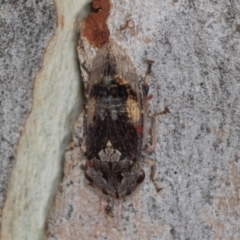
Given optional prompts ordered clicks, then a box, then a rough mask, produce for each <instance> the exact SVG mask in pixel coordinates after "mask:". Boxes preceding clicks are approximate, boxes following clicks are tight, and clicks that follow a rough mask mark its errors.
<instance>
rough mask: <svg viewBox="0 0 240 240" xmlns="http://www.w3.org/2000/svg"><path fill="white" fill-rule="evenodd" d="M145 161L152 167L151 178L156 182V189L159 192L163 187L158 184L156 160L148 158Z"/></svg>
mask: <svg viewBox="0 0 240 240" xmlns="http://www.w3.org/2000/svg"><path fill="white" fill-rule="evenodd" d="M145 162H146V163H147V164H148V165H149V166H150V167H151V170H150V179H151V181H152V182H153V184H154V187H155V189H156V191H157V192H159V191H160V190H162V188H160V187H159V186H158V184H157V183H156V181H155V179H154V177H155V173H156V162H154V161H153V160H150V159H147V160H145Z"/></svg>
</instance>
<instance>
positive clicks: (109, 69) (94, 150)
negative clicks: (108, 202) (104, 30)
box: [84, 41, 168, 198]
mask: <svg viewBox="0 0 240 240" xmlns="http://www.w3.org/2000/svg"><path fill="white" fill-rule="evenodd" d="M152 63H153V62H152V61H148V68H147V71H146V76H145V80H144V83H143V84H142V86H141V84H140V82H139V79H138V76H137V74H136V72H135V68H134V66H133V64H132V62H131V60H130V58H129V57H128V56H127V54H126V53H125V52H124V50H123V49H122V48H121V47H120V46H119V45H117V44H116V43H115V42H113V41H109V42H108V43H106V44H104V45H103V46H102V47H101V48H100V50H99V51H98V53H97V55H96V57H95V59H94V60H93V64H92V70H91V73H90V78H89V81H88V89H87V94H86V98H87V99H86V100H87V104H86V112H87V114H86V121H85V122H86V126H85V127H86V135H85V141H84V145H85V155H86V158H87V166H86V169H85V176H86V178H87V179H88V181H89V182H90V183H91V185H93V186H94V187H96V188H98V189H100V190H101V191H102V192H103V193H104V194H107V195H110V196H112V197H114V198H123V197H125V196H127V195H129V194H131V192H132V191H133V190H134V189H135V188H136V187H137V186H138V185H139V184H140V183H141V182H142V181H143V180H144V178H145V173H144V171H143V169H142V168H141V166H140V163H139V161H140V159H141V153H142V149H143V148H144V147H145V146H146V143H145V142H146V140H145V139H146V137H145V136H146V133H145V132H146V130H145V125H146V124H145V123H146V114H147V101H148V89H149V86H148V81H149V76H150V72H151V65H152ZM166 112H168V109H167V108H166V109H165V111H163V112H161V113H157V114H155V115H154V116H153V125H154V126H155V122H156V116H157V115H160V114H163V113H166ZM152 133H153V134H152V136H153V137H152V146H151V147H150V151H152V150H153V149H154V146H155V143H154V142H155V134H154V133H155V131H153V130H152ZM151 179H152V180H153V174H152V176H151ZM155 186H156V185H155Z"/></svg>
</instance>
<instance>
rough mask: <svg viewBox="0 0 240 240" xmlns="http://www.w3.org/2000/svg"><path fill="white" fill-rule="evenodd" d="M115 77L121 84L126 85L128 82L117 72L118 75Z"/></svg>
mask: <svg viewBox="0 0 240 240" xmlns="http://www.w3.org/2000/svg"><path fill="white" fill-rule="evenodd" d="M114 79H116V80H117V83H118V84H119V85H126V84H127V83H128V82H127V81H126V80H125V79H124V78H123V77H122V76H121V75H120V74H117V75H116V76H114Z"/></svg>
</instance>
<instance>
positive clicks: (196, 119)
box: [0, 0, 240, 240]
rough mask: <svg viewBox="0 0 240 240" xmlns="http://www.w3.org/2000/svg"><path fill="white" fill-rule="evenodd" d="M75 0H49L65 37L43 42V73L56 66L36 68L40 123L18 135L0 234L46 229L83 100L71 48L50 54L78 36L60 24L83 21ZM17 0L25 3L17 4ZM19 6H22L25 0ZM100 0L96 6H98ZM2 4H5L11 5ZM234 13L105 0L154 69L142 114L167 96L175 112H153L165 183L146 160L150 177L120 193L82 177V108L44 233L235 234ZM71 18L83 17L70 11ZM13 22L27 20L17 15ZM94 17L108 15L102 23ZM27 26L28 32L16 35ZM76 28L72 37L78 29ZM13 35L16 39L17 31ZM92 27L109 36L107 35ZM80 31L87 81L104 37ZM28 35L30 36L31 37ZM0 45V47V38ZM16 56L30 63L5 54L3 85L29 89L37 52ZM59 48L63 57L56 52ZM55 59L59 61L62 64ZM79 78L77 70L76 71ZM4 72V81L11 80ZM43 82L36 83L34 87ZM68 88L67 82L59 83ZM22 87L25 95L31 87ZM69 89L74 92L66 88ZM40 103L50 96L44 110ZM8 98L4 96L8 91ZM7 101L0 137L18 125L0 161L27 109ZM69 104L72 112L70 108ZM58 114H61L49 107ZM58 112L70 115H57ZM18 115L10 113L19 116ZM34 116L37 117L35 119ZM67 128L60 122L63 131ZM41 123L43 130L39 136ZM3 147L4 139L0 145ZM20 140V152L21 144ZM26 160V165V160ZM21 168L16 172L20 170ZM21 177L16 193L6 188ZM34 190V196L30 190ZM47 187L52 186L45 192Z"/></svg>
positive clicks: (238, 208)
mask: <svg viewBox="0 0 240 240" xmlns="http://www.w3.org/2000/svg"><path fill="white" fill-rule="evenodd" d="M101 2H102V1H101ZM103 2H104V1H103ZM79 3H80V1H79ZM79 3H77V1H72V2H71V4H75V5H74V6H72V5H71V7H72V8H71V9H74V10H76V11H73V10H72V13H71V12H69V11H68V12H67V13H66V12H64V11H62V10H63V9H70V7H69V5H68V6H67V5H65V4H64V3H63V1H60V0H59V1H56V4H57V9H58V10H59V11H58V17H57V18H58V23H59V24H58V28H57V30H56V36H58V37H59V36H61V37H60V39H61V40H59V42H58V44H56V45H55V48H54V47H52V48H50V50H49V51H46V54H48V53H49V54H50V56H52V57H51V58H50V60H49V61H48V62H47V66H46V65H44V66H46V68H45V67H44V69H45V70H46V69H48V70H46V71H47V73H48V74H50V73H51V74H50V75H46V76H50V77H45V75H44V71H43V73H42V74H40V75H41V76H40V79H39V81H37V80H36V82H37V85H34V94H33V96H35V97H36V99H34V98H33V106H34V107H33V109H32V112H31V114H34V113H36V112H35V111H38V112H39V115H37V116H38V118H39V119H35V121H36V120H38V121H36V123H37V124H36V126H37V127H36V128H34V130H32V129H31V131H30V132H29V127H28V126H29V124H30V123H28V122H27V123H26V124H25V126H24V131H23V134H22V136H21V138H20V140H19V142H20V143H21V144H23V143H27V144H28V148H24V147H23V146H24V145H21V144H20V145H19V146H18V152H17V157H16V166H15V171H13V173H14V174H13V176H14V178H11V181H10V182H11V185H10V188H9V189H8V197H9V196H10V197H9V198H7V200H9V199H10V200H11V201H7V204H6V205H5V208H4V213H6V215H5V216H6V218H5V219H6V220H5V219H4V220H5V224H3V225H2V226H3V228H2V232H4V233H5V234H6V233H8V234H7V235H2V236H4V238H3V237H2V239H4V240H5V239H11V240H12V239H34V238H35V239H41V236H42V230H43V228H44V221H45V219H46V211H47V209H48V208H49V207H50V205H51V199H52V195H53V194H54V191H55V186H56V185H57V184H58V182H57V180H59V175H60V173H61V157H62V152H63V151H64V148H65V143H66V142H67V141H69V140H66V139H67V138H66V136H67V133H69V130H70V129H71V127H72V124H73V123H72V121H73V119H74V116H75V115H76V108H77V107H79V102H78V101H79V99H80V97H79V95H78V93H79V88H78V85H77V84H76V83H75V82H74V81H72V80H70V79H72V78H71V77H72V75H71V73H76V72H78V69H77V67H74V68H71V66H72V65H74V64H76V62H77V59H76V58H75V59H74V60H73V61H72V60H71V59H72V58H74V55H67V54H66V55H64V54H62V55H61V54H60V55H57V54H55V53H56V52H58V53H61V52H64V50H65V47H66V46H67V48H71V47H70V46H72V47H73V46H74V47H76V46H75V44H76V39H75V40H74V41H73V40H72V39H74V37H73V38H71V39H70V40H71V44H72V45H71V44H69V45H68V41H67V39H69V38H67V36H68V34H69V35H70V33H72V32H73V31H76V29H75V28H74V27H77V28H78V27H79V25H77V24H76V23H77V22H78V21H79V19H80V17H79V16H80V15H81V14H82V13H83V12H84V11H85V7H86V6H85V5H84V6H83V5H80V4H79ZM6 6H7V5H6ZM18 6H20V7H21V5H20V4H19V5H18ZM22 6H23V5H22ZM23 8H24V9H25V7H24V6H23ZM78 8H79V9H78ZM100 10H101V9H99V11H100ZM95 11H96V12H95V14H97V11H98V10H95ZM4 12H5V14H7V11H4ZM73 12H74V14H76V12H77V13H78V14H76V15H77V16H75V15H74V16H75V17H71V18H70V19H71V20H70V23H71V24H72V25H71V24H69V25H68V23H69V22H68V19H69V18H68V16H70V15H71V14H73ZM239 13H240V3H239V1H223V0H220V1H203V0H199V1H190V0H189V1H187V0H183V1H175V0H173V1H158V0H142V1H137V0H130V1H125V0H115V1H111V10H110V15H109V17H108V19H107V27H108V30H109V33H110V35H109V36H110V38H111V39H113V40H114V41H116V42H117V43H118V44H119V45H120V46H122V47H123V48H124V49H125V50H126V53H127V54H128V55H129V57H130V58H131V60H132V62H133V64H134V66H135V67H136V71H137V73H138V75H139V76H140V80H141V79H142V78H143V76H144V74H145V71H146V59H151V60H154V61H155V63H154V65H153V68H152V70H153V72H152V77H151V80H150V94H153V96H154V97H153V99H152V100H151V102H150V103H149V116H151V115H152V114H153V113H154V112H159V111H162V110H163V109H164V107H165V106H167V107H168V108H169V110H170V112H171V113H169V114H166V115H164V116H162V117H161V118H159V119H158V121H157V129H156V134H157V144H156V150H155V152H154V153H153V154H151V155H150V156H149V158H151V159H153V160H155V161H156V164H157V172H156V180H157V183H158V185H159V186H160V187H161V188H162V190H161V192H160V193H156V191H155V188H154V186H153V184H152V182H151V181H150V179H149V172H150V169H149V166H147V165H144V164H143V167H144V170H145V172H146V179H145V181H144V182H143V183H142V184H141V185H140V187H139V188H138V189H137V190H136V191H135V192H134V193H133V194H132V195H130V196H129V197H127V198H125V199H124V200H119V201H114V202H113V201H111V202H109V203H108V202H107V199H106V197H105V196H103V195H102V194H101V193H100V192H99V191H98V190H96V189H93V188H92V187H91V186H89V185H88V182H87V181H86V179H85V178H84V174H83V171H82V169H81V161H80V160H82V159H83V155H82V153H81V151H80V144H81V142H82V138H83V134H84V129H83V115H80V116H79V118H78V120H77V121H76V123H75V125H74V131H73V137H72V138H73V141H72V143H71V144H69V147H68V149H67V151H66V154H65V160H64V178H63V180H62V183H61V184H60V186H59V188H58V191H57V193H56V196H55V201H54V203H53V204H52V209H51V211H50V214H49V218H48V223H47V231H46V239H48V240H50V239H51V240H52V239H58V240H61V239H64V240H65V239H69V240H70V239H73V240H75V239H161V240H164V239H166V240H169V239H183V240H185V239H196V240H198V239H206V240H208V239H213V240H214V239H216V240H217V239H239V238H240V227H239V222H240V219H239V216H240V200H239V198H240V192H239V188H240V152H239V147H240V141H239V136H240V127H239V126H240V107H239V106H240V98H239V94H240V79H239V76H240V14H239ZM34 14H36V13H35V12H34V11H31V14H30V15H31V16H32V15H34ZM23 15H24V16H25V14H23ZM10 16H14V14H12V15H11V14H10V15H9V16H8V18H9V17H10ZM71 16H72V15H71ZM40 18H41V17H40ZM42 18H43V19H44V22H46V21H47V22H48V19H49V17H46V19H45V16H43V17H42ZM74 18H75V20H76V19H77V20H78V21H77V20H76V21H75V22H74V21H72V19H74ZM31 22H32V21H31ZM52 22H54V21H53V20H52V21H51V20H50V21H49V22H48V24H49V28H46V27H45V29H44V30H46V29H50V30H49V31H51V30H52V29H53V27H52V26H53V25H51V23H52ZM74 23H75V25H74ZM19 24H20V25H19V26H22V24H23V23H19ZM100 25H101V26H104V25H103V24H102V23H101V24H100ZM1 26H2V25H1ZM15 26H16V24H13V25H12V27H9V29H12V28H14V27H15ZM73 26H74V27H73ZM24 29H25V30H26V29H28V26H26V27H25V28H24ZM104 29H105V28H104ZM30 30H31V28H30ZM66 30H67V31H66ZM88 30H89V29H88ZM9 31H10V30H9ZM15 31H16V32H17V30H15ZM42 31H43V30H42ZM42 31H41V33H42ZM29 32H31V31H29ZM47 32H48V31H47V30H46V32H43V33H44V34H43V35H44V36H43V38H44V39H45V40H42V42H44V41H45V43H46V41H47V39H49V36H50V34H49V32H48V33H47ZM104 32H105V33H106V31H104ZM27 33H28V31H27ZM31 33H32V32H31ZM61 33H62V35H61ZM22 35H24V33H23V34H20V35H18V36H22ZM90 35H91V34H90ZM11 36H12V35H11V34H9V35H6V38H5V39H7V40H6V41H5V42H6V46H7V45H8V44H11V41H10V40H11V39H12V37H11ZM24 36H27V34H25V35H24ZM41 36H42V35H41ZM63 36H64V37H66V38H64V37H63ZM71 36H75V37H76V36H77V31H76V32H75V33H74V34H73V35H71ZM91 36H93V35H91ZM30 38H31V37H30ZM13 39H15V41H17V40H19V37H16V38H13ZM99 39H100V40H101V41H103V42H104V41H105V40H104V39H103V40H102V38H99ZM55 40H56V39H55ZM1 41H2V40H1ZM56 41H57V40H56ZM79 42H80V45H79V59H80V61H81V63H83V65H82V76H83V78H84V79H83V82H84V83H87V78H88V73H89V71H90V70H91V63H92V59H93V58H94V56H95V54H96V51H97V48H96V47H94V46H99V45H98V44H94V46H93V45H91V44H90V42H89V40H88V37H87V36H85V37H84V38H80V41H79ZM97 42H98V43H99V41H97ZM24 43H26V40H24V41H22V44H24ZM53 45H54V44H53ZM26 46H29V45H28V44H27V43H26ZM41 46H43V45H41ZM42 48H43V47H40V48H39V49H38V50H36V52H37V53H36V56H37V55H38V54H39V55H38V56H40V55H41V53H40V52H41V50H40V49H42ZM1 49H3V50H4V48H2V46H1ZM6 49H8V48H6ZM9 49H10V50H9V51H12V55H14V56H15V57H16V56H18V54H17V53H18V52H17V51H16V49H19V50H18V51H19V54H20V53H22V51H20V50H21V49H22V48H21V46H20V47H16V48H15V47H10V48H9ZM12 49H15V50H12ZM29 49H33V48H32V47H31V48H29ZM53 49H54V51H53ZM3 50H2V51H3ZM52 51H53V52H54V54H53V53H52ZM75 53H76V52H75ZM51 54H53V55H51ZM33 55H34V54H33ZM34 56H35V55H34ZM75 57H76V56H75ZM4 59H7V58H6V57H5V58H4ZM19 59H21V58H17V60H16V61H17V62H18V63H19V64H20V65H19V66H20V67H17V68H15V69H20V70H21V69H28V72H27V73H26V75H24V71H20V70H18V71H17V70H14V69H13V70H10V71H9V69H8V67H7V66H9V65H10V63H8V65H5V67H3V68H4V69H5V71H6V73H5V72H4V71H3V70H1V74H3V73H4V74H5V76H10V77H11V76H12V77H11V79H13V81H12V82H10V80H8V78H7V77H6V81H5V80H4V81H3V80H2V79H1V86H6V87H5V88H6V89H7V90H8V91H6V94H9V92H13V91H12V90H11V91H10V90H9V89H15V93H16V96H17V95H18V94H20V93H22V92H21V91H22V90H21V89H25V87H24V86H29V85H30V87H31V84H29V82H31V81H32V80H31V79H32V77H33V75H34V73H33V72H31V74H30V73H29V72H30V70H31V71H32V69H37V68H38V67H37V66H38V64H37V63H36V62H35V61H36V60H34V61H33V60H30V61H29V64H30V63H33V66H34V67H33V68H31V67H29V66H30V65H29V64H27V66H25V65H22V64H23V63H24V62H25V61H23V60H19ZM58 60H59V61H60V60H61V61H60V62H58ZM74 66H75V65H74ZM3 68H2V69H3ZM52 68H55V69H58V70H59V69H60V70H59V71H60V73H58V71H54V70H52ZM11 74H13V75H11ZM21 74H23V75H24V76H22V75H21ZM58 74H60V77H59V75H58ZM17 76H22V77H21V79H25V80H26V79H28V80H26V81H27V84H26V85H24V84H25V80H24V81H23V80H22V81H17V80H14V79H17ZM74 76H75V75H74ZM10 77H9V79H10ZM75 77H76V76H75ZM7 80H8V81H7ZM56 80H57V81H56ZM63 80H65V81H63ZM62 81H63V82H64V84H63V83H62ZM76 81H78V79H77V77H76ZM16 82H18V85H17V84H16ZM9 83H11V85H7V84H9ZM74 84H75V85H74ZM19 86H20V87H19ZM71 86H73V87H71ZM39 89H41V90H42V92H41V94H40V93H39ZM63 89H64V92H62V91H63ZM26 92H27V93H28V94H29V96H30V93H29V91H26ZM59 93H61V94H59ZM59 95H60V96H59ZM73 95H74V96H75V97H72V96H73ZM6 96H7V95H4V96H3V95H1V98H2V97H3V100H5V99H7V97H6ZM13 96H14V95H13ZM48 96H51V97H48ZM20 98H21V97H20ZM28 99H29V98H28ZM70 99H71V100H70ZM3 100H2V103H3ZM43 100H44V101H43ZM41 101H43V102H41ZM76 101H77V103H76ZM29 102H31V101H30V100H26V101H25V103H24V104H23V105H24V109H25V111H28V110H29V109H30V105H28V104H29ZM2 103H1V104H2ZM40 103H41V104H40ZM11 104H12V102H11ZM41 105H44V106H46V107H49V108H48V109H47V111H44V109H42V108H41ZM62 105H63V106H64V108H65V112H64V111H62V112H60V113H58V114H57V113H55V111H56V108H58V107H59V109H60V106H62ZM5 106H8V104H7V103H6V104H5ZM11 106H12V107H9V108H6V107H5V108H4V110H3V112H4V113H3V114H5V115H3V116H8V118H5V117H4V119H5V120H4V121H5V122H4V124H5V125H3V126H4V129H9V130H7V132H5V133H4V134H5V135H3V136H5V137H4V138H2V139H3V140H1V143H2V144H3V143H4V144H5V145H6V144H7V143H6V141H5V140H4V139H7V138H6V136H8V137H9V136H13V137H11V139H10V140H8V141H7V142H9V146H10V145H11V148H8V149H9V150H8V151H9V153H7V152H6V151H5V150H4V151H5V152H6V153H7V154H6V155H3V156H4V157H3V158H2V159H1V164H3V166H6V165H7V164H6V163H8V160H7V158H8V157H9V156H11V155H13V149H14V148H15V145H16V141H17V139H18V135H17V133H18V132H19V131H18V130H16V129H18V127H19V126H22V123H23V120H24V118H25V116H26V115H22V114H21V117H18V116H20V115H17V117H14V116H15V114H16V111H17V109H19V108H18V106H20V102H19V103H15V104H14V105H11ZM50 106H52V108H50ZM57 106H58V107H57ZM6 109H7V110H6ZM12 109H13V110H12ZM66 109H67V110H66ZM0 111H1V109H0ZM19 111H20V110H19ZM23 112H24V111H23ZM57 112H58V111H57ZM72 112H75V115H74V114H73V113H72ZM19 114H20V113H19ZM25 114H26V113H25ZM31 114H30V117H29V119H28V121H30V120H31V119H32V120H31V121H32V122H31V124H32V125H34V116H36V115H33V117H31ZM56 114H57V117H56V118H54V117H55V115H56ZM71 114H73V115H71ZM41 116H47V118H44V120H40V117H41ZM63 118H64V119H65V118H66V119H65V120H62V121H60V120H59V119H63ZM0 119H1V118H0ZM6 119H8V120H6ZM12 119H17V121H19V123H18V125H17V127H16V128H15V127H14V126H12V123H11V121H12ZM52 119H54V121H52ZM44 121H45V122H44ZM14 123H16V122H15V120H14ZM41 126H44V128H43V129H42V128H40V129H41V130H39V127H41ZM63 126H64V130H63ZM0 127H2V126H0ZM149 128H150V121H149V122H148V129H149ZM0 129H1V128H0ZM43 130H44V131H43ZM1 131H3V130H1ZM64 131H65V134H62V135H58V133H61V132H64ZM8 132H9V135H8ZM40 133H45V134H43V135H41V134H40ZM26 134H27V136H29V135H31V136H32V137H31V138H29V139H28V141H26V138H24V136H26ZM39 135H40V137H41V138H42V140H41V141H40V142H39V139H38V136H39ZM64 136H65V138H64ZM22 137H23V138H22ZM21 139H22V140H21ZM49 140H51V141H49ZM148 140H150V139H149V138H148ZM34 142H37V143H38V145H37V146H38V149H37V148H34V147H32V144H33V143H34ZM5 145H4V146H5ZM46 145H47V147H46ZM2 149H3V148H2V147H1V151H2ZM4 149H5V147H4ZM23 149H24V152H25V154H26V155H24V154H23V153H22V151H23ZM5 152H4V154H5ZM29 152H31V154H29ZM53 152H54V154H53V155H52V153H53ZM20 153H21V154H20ZM42 153H44V154H43V155H42ZM28 154H29V155H28ZM29 156H31V158H29ZM35 156H39V157H38V158H37V157H36V158H35ZM12 159H13V158H12ZM35 159H36V160H35ZM24 160H26V161H24ZM4 161H5V162H4ZM8 166H9V165H8ZM18 167H19V168H18ZM2 169H4V168H3V167H2ZM6 169H9V167H8V168H6ZM6 169H5V170H3V172H4V174H5V176H7V174H8V171H9V170H6ZM25 169H27V170H28V171H24V170H25ZM21 171H22V175H21V178H20V177H19V175H18V174H16V173H19V172H21ZM57 172H58V174H57ZM30 173H31V174H30ZM47 173H48V174H47ZM1 176H2V175H1ZM4 178H5V180H4V181H5V182H4V184H3V188H4V189H6V182H7V180H6V177H4ZM56 179H57V180H56ZM30 182H32V183H33V184H32V185H31V187H29V186H30V185H28V183H30ZM23 184H24V186H25V187H23ZM28 187H29V188H28ZM17 188H18V190H19V192H21V194H13V193H15V192H16V189H17ZM29 193H30V194H32V197H31V198H27V197H25V196H28V195H29ZM45 194H49V196H48V197H45ZM2 196H4V195H2ZM43 199H44V201H45V202H44V201H43ZM108 205H110V206H111V207H112V212H110V213H109V212H106V210H109V208H108V209H106V207H107V206H108ZM17 206H18V207H19V208H17ZM44 207H45V208H44ZM23 216H25V218H24V217H23ZM39 216H40V217H39ZM38 217H39V219H38ZM3 222H4V221H3ZM39 229H40V230H39ZM22 231H23V232H22ZM5 236H7V237H5Z"/></svg>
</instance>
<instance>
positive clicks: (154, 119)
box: [148, 107, 170, 152]
mask: <svg viewBox="0 0 240 240" xmlns="http://www.w3.org/2000/svg"><path fill="white" fill-rule="evenodd" d="M166 113H170V111H169V109H168V108H167V107H165V109H164V111H162V112H157V113H154V114H153V115H152V127H151V138H152V141H151V145H150V147H149V148H148V152H152V151H154V149H155V146H156V117H157V116H159V115H163V114H166Z"/></svg>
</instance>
